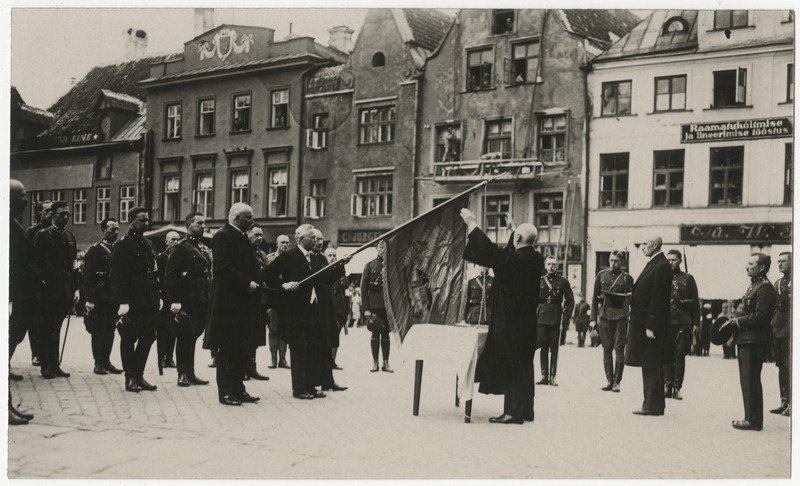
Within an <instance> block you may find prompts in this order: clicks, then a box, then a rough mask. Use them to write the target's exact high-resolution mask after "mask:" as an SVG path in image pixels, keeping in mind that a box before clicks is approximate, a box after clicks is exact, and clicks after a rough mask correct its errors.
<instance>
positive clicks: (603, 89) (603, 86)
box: [600, 79, 633, 117]
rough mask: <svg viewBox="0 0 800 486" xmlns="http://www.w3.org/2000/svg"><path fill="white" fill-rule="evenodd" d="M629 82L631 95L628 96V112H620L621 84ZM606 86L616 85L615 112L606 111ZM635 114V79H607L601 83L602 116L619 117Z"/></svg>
mask: <svg viewBox="0 0 800 486" xmlns="http://www.w3.org/2000/svg"><path fill="white" fill-rule="evenodd" d="M625 83H627V84H628V85H629V88H628V91H629V93H630V94H629V97H628V112H627V113H620V111H619V101H620V95H619V93H620V86H622V85H623V84H625ZM606 86H609V87H611V86H614V112H613V113H606ZM631 115H633V80H632V79H622V80H618V81H605V82H603V83H602V84H601V87H600V116H601V117H619V116H631Z"/></svg>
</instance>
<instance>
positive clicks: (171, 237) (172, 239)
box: [164, 231, 181, 248]
mask: <svg viewBox="0 0 800 486" xmlns="http://www.w3.org/2000/svg"><path fill="white" fill-rule="evenodd" d="M180 239H181V235H180V234H178V232H177V231H170V232H168V233H167V236H165V237H164V243H166V244H167V248H172V247H173V246H175V245H176V244H177V243H178V241H180Z"/></svg>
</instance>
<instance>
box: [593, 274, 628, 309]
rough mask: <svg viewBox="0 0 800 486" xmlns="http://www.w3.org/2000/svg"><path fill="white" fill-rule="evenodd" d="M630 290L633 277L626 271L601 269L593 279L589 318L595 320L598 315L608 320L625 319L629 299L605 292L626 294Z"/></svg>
mask: <svg viewBox="0 0 800 486" xmlns="http://www.w3.org/2000/svg"><path fill="white" fill-rule="evenodd" d="M631 290H633V277H631V276H630V275H629V274H628V273H627V272H625V271H623V270H619V271H618V272H614V271H613V270H611V269H610V268H607V269H605V270H601V271H600V273H598V274H597V278H595V279H594V293H593V294H592V316H591V320H592V321H596V320H597V318H598V317H602V318H603V319H606V320H609V321H617V320H620V319H625V320H627V319H628V307H629V305H630V301H629V300H628V299H626V298H625V297H620V296H617V295H609V294H607V293H606V292H613V293H615V294H627V293H628V292H630V291H631Z"/></svg>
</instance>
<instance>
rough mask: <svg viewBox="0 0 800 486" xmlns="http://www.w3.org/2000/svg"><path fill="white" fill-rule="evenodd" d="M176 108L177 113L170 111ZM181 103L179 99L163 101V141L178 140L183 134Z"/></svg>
mask: <svg viewBox="0 0 800 486" xmlns="http://www.w3.org/2000/svg"><path fill="white" fill-rule="evenodd" d="M172 108H177V113H174V114H173V113H170V110H171V109H172ZM182 117H183V104H182V103H181V102H180V101H169V102H166V103H164V139H163V140H164V141H165V142H166V141H171V140H180V139H181V136H182V135H183V123H182Z"/></svg>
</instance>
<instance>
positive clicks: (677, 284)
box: [670, 270, 700, 326]
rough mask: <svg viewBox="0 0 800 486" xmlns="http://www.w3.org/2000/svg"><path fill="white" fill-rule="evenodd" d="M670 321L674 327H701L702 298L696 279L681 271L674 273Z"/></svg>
mask: <svg viewBox="0 0 800 486" xmlns="http://www.w3.org/2000/svg"><path fill="white" fill-rule="evenodd" d="M670 311H671V314H670V321H671V322H672V324H673V325H686V324H691V325H693V326H699V325H700V297H699V295H698V293H697V283H695V281H694V277H692V276H691V275H689V274H688V273H684V272H681V271H680V270H678V271H674V272H673V273H672V295H671V297H670Z"/></svg>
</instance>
